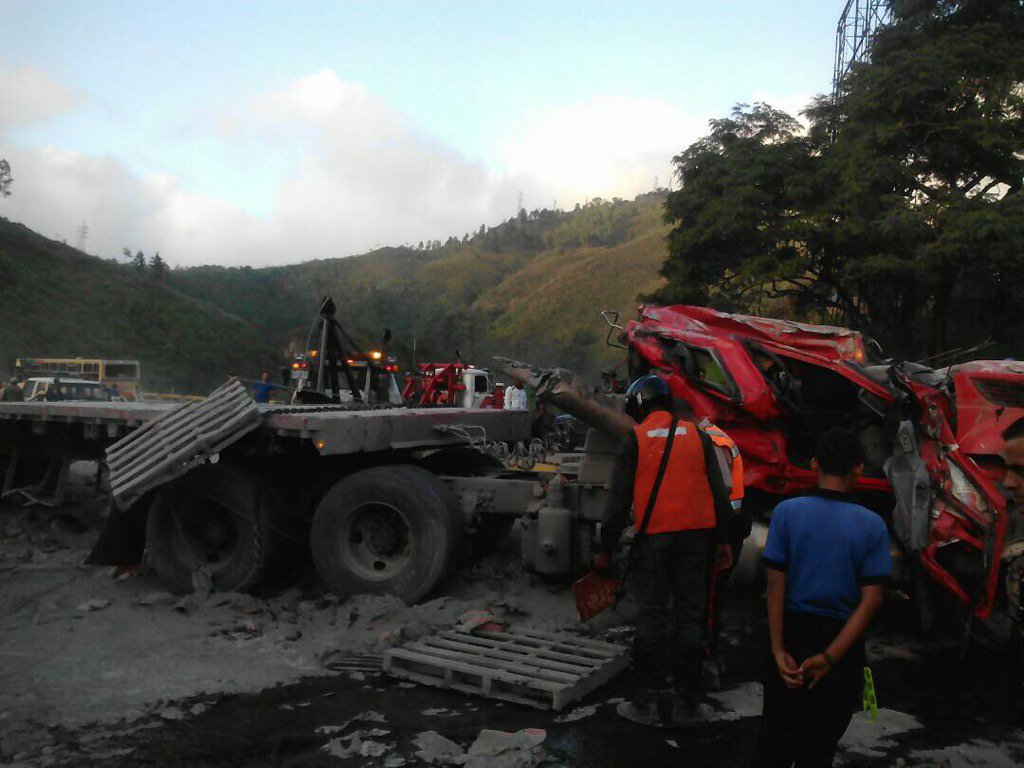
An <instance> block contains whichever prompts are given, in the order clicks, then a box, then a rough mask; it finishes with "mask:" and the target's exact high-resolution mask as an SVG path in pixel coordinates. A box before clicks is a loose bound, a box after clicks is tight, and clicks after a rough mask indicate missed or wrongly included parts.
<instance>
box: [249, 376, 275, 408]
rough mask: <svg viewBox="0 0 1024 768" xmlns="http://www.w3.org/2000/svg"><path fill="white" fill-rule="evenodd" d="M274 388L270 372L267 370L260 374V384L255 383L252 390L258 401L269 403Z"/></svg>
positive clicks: (254, 398)
mask: <svg viewBox="0 0 1024 768" xmlns="http://www.w3.org/2000/svg"><path fill="white" fill-rule="evenodd" d="M273 390H274V385H273V384H271V383H270V374H269V373H267V372H266V371H264V372H263V374H262V375H261V376H260V381H259V383H258V384H254V385H253V388H252V391H253V397H252V399H253V400H255V401H256V402H257V403H269V402H270V393H271V392H272V391H273Z"/></svg>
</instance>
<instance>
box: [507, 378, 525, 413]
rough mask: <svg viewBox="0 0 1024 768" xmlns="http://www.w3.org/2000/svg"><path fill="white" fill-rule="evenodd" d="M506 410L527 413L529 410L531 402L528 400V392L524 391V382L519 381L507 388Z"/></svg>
mask: <svg viewBox="0 0 1024 768" xmlns="http://www.w3.org/2000/svg"><path fill="white" fill-rule="evenodd" d="M504 407H505V410H506V411H525V410H527V409H528V408H529V401H528V400H527V399H526V390H525V389H523V382H521V381H517V382H515V384H513V385H512V386H511V387H505V406H504Z"/></svg>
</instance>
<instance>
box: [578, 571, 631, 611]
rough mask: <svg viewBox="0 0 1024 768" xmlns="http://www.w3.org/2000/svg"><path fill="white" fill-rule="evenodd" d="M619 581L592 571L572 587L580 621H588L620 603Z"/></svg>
mask: <svg viewBox="0 0 1024 768" xmlns="http://www.w3.org/2000/svg"><path fill="white" fill-rule="evenodd" d="M618 591H619V580H618V579H606V578H605V577H603V576H599V575H598V574H596V573H594V572H593V571H591V572H590V573H588V574H587V575H586V576H584V577H582V578H581V579H578V580H577V581H576V582H575V583H574V584H573V585H572V596H573V598H574V599H575V600H576V611H577V613H579V615H580V621H587V619H590V618H593V617H594V616H596V615H597V614H599V613H601V611H603V610H605V609H606V608H610V607H611V606H613V605H615V603H616V602H617V601H618Z"/></svg>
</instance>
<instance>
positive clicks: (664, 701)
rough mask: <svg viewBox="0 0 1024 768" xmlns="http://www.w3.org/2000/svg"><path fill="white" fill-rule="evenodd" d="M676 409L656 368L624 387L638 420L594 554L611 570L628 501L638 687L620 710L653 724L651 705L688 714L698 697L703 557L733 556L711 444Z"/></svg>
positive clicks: (622, 453)
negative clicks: (636, 610)
mask: <svg viewBox="0 0 1024 768" xmlns="http://www.w3.org/2000/svg"><path fill="white" fill-rule="evenodd" d="M672 408H673V403H672V395H671V393H670V392H669V388H668V385H667V384H666V383H665V381H664V380H663V379H661V378H659V377H658V376H653V375H649V376H643V377H641V378H639V379H637V380H636V381H634V382H633V383H632V385H630V387H629V389H628V390H627V392H626V413H627V414H628V415H630V416H631V417H632V418H633V419H634V420H635V421H636V422H637V426H636V427H635V428H634V429H633V431H632V432H631V433H630V434H629V435H628V436H627V437H626V439H625V440H624V442H623V444H622V447H621V448H620V449H619V452H618V455H617V456H616V459H615V468H614V473H613V476H612V483H611V488H610V493H609V499H608V504H607V507H606V509H605V522H604V523H603V525H602V526H601V545H602V549H601V550H600V551H599V552H598V554H597V558H596V560H595V568H596V569H597V570H599V571H601V570H607V568H608V566H609V563H610V559H611V554H610V553H611V552H612V550H614V549H615V547H616V545H617V543H618V540H619V536H620V535H621V534H622V530H623V528H625V526H626V524H627V522H628V516H629V510H630V507H631V506H632V508H633V524H634V526H635V528H636V530H637V539H636V540H635V541H634V547H635V548H636V549H635V555H636V561H635V570H634V571H633V573H632V576H631V578H632V583H633V589H634V592H635V594H636V600H637V604H638V606H639V609H640V615H639V617H638V619H637V628H636V636H635V640H634V644H633V672H634V677H635V686H636V688H635V694H634V697H633V701H632V702H631V703H627V704H625V705H624V706H623V707H621V708H620V710H619V711H620V714H622V715H623V716H625V717H627V718H629V719H634V720H639V721H641V722H650V723H652V724H653V723H654V722H655V712H656V716H657V717H658V718H660V720H661V721H662V723H668V722H670V721H671V720H672V719H673V714H674V711H676V710H679V712H678V714H681V715H683V716H685V715H686V714H689V713H692V712H693V710H694V709H695V707H696V705H697V698H698V685H699V680H700V669H701V662H702V660H703V658H704V653H705V637H704V626H703V624H704V615H705V607H706V600H707V578H708V574H709V572H710V567H709V561H710V558H711V557H712V556H713V555H712V553H713V552H714V553H715V554H716V555H717V556H718V557H719V558H721V563H722V565H723V566H725V567H728V565H731V560H732V558H731V552H730V550H729V545H728V543H727V541H726V537H727V532H728V521H729V515H730V514H731V512H730V507H729V497H728V494H727V493H726V489H725V483H724V481H723V479H722V475H721V472H720V470H719V465H718V458H717V456H716V454H715V447H714V443H713V442H712V441H711V438H710V437H708V436H707V435H706V434H704V433H703V432H702V431H700V430H699V429H698V428H697V425H696V424H694V423H693V420H692V415H691V416H690V418H689V419H687V418H683V419H677V417H676V415H675V414H674V413H673V412H672ZM673 425H674V429H673V431H674V435H673V443H672V446H671V450H670V452H669V455H668V459H667V462H666V463H665V470H664V474H663V477H662V478H661V484H660V486H659V487H657V488H655V486H656V485H657V484H658V483H657V477H658V475H659V470H660V469H661V466H662V459H663V456H664V453H665V446H666V443H667V442H668V437H669V430H670V429H672V428H673ZM652 491H655V492H656V495H654V493H652ZM649 502H652V504H651V506H650V513H649V518H648V520H647V521H646V525H645V520H644V517H645V516H646V513H647V511H648V505H649ZM673 687H674V689H675V695H673Z"/></svg>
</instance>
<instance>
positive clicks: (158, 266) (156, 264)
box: [149, 251, 168, 280]
mask: <svg viewBox="0 0 1024 768" xmlns="http://www.w3.org/2000/svg"><path fill="white" fill-rule="evenodd" d="M149 269H150V271H151V272H152V273H153V277H155V278H156V279H157V280H165V279H166V278H167V272H168V267H167V262H166V261H164V260H163V259H162V258H161V257H160V251H157V252H156V253H155V254H153V256H152V257H151V258H150V260H149Z"/></svg>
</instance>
